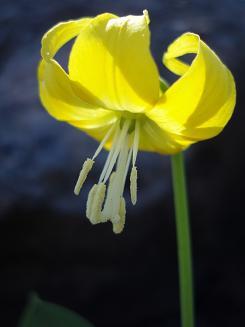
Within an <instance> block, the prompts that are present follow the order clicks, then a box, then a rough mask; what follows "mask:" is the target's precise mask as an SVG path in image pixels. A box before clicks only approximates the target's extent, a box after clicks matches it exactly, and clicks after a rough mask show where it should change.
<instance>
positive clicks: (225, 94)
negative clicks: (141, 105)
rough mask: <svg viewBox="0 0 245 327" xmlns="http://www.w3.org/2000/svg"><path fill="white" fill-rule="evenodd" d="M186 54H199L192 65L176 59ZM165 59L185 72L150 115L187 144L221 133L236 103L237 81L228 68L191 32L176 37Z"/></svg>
mask: <svg viewBox="0 0 245 327" xmlns="http://www.w3.org/2000/svg"><path fill="white" fill-rule="evenodd" d="M187 53H196V56H195V59H194V60H193V61H192V64H191V65H190V66H188V65H187V64H185V63H183V62H181V61H180V60H179V59H177V57H179V56H182V55H184V54H187ZM163 62H164V64H165V65H166V66H167V67H168V68H169V69H170V70H172V71H173V72H174V73H176V74H178V75H182V74H183V75H182V77H180V78H179V79H178V80H177V81H176V82H175V83H174V84H173V85H172V86H171V87H170V88H169V89H168V90H167V91H166V92H165V93H164V94H163V95H162V96H161V98H160V100H159V102H158V103H157V104H156V106H155V107H154V109H153V110H151V111H150V112H147V113H146V114H147V116H148V117H149V118H150V119H152V120H153V121H154V122H155V123H156V124H157V125H158V126H159V127H160V128H162V129H163V130H164V131H166V132H169V133H171V134H172V135H174V134H176V135H178V137H180V142H182V141H181V138H183V143H185V144H186V142H187V143H189V144H191V143H194V142H196V141H199V140H204V139H208V138H211V137H213V136H215V135H217V134H219V133H220V132H221V131H222V129H223V128H224V126H225V125H226V124H227V122H228V121H229V119H230V117H231V115H232V113H233V109H234V106H235V98H236V90H235V83H234V80H233V77H232V75H231V73H230V71H229V70H228V68H227V67H226V66H225V65H224V64H223V63H222V62H221V61H220V59H219V58H218V57H217V55H216V54H215V53H214V52H213V51H212V50H211V49H210V48H209V47H208V46H207V45H206V44H205V43H204V42H203V41H201V40H200V38H199V36H198V35H196V34H192V33H185V34H183V35H182V36H180V37H179V38H178V39H177V40H175V41H174V42H173V43H172V44H171V45H170V46H169V48H168V51H167V53H166V54H165V55H164V57H163ZM178 142H179V141H178Z"/></svg>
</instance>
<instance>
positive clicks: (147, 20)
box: [143, 9, 150, 24]
mask: <svg viewBox="0 0 245 327" xmlns="http://www.w3.org/2000/svg"><path fill="white" fill-rule="evenodd" d="M143 15H144V16H145V20H146V23H147V24H150V17H149V13H148V10H147V9H144V10H143Z"/></svg>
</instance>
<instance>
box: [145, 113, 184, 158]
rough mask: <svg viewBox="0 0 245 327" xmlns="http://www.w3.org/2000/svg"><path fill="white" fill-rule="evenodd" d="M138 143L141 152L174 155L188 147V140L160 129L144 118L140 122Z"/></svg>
mask: <svg viewBox="0 0 245 327" xmlns="http://www.w3.org/2000/svg"><path fill="white" fill-rule="evenodd" d="M139 139H140V143H139V149H140V150H142V151H150V152H158V153H161V154H169V155H171V154H175V153H177V152H180V151H181V150H183V149H184V148H187V147H188V145H189V140H188V139H184V138H183V137H181V136H179V135H176V134H172V133H171V132H169V131H165V130H164V129H162V128H160V127H159V126H158V125H157V124H156V123H155V122H154V121H152V120H150V119H148V118H144V119H142V120H141V122H140V138H139Z"/></svg>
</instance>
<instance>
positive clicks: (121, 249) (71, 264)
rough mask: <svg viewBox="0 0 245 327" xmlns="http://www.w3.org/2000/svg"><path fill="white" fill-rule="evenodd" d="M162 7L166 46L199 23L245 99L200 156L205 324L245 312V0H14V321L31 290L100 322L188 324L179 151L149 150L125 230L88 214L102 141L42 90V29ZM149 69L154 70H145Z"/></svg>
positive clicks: (198, 234)
mask: <svg viewBox="0 0 245 327" xmlns="http://www.w3.org/2000/svg"><path fill="white" fill-rule="evenodd" d="M145 8H147V9H148V10H149V14H150V17H151V25H150V28H151V31H152V52H153V55H154V57H155V59H156V61H157V63H158V66H159V69H160V72H161V74H164V76H165V77H167V78H169V79H170V80H171V78H172V75H170V74H169V73H167V71H166V70H164V69H163V68H162V67H161V56H162V53H163V51H164V50H166V47H167V45H168V44H169V43H170V42H172V41H173V39H174V38H176V37H177V36H179V35H180V34H181V33H183V32H186V31H192V32H196V33H198V34H200V35H201V37H202V38H203V39H204V41H206V42H207V43H208V44H209V45H210V46H211V47H212V48H213V49H214V50H215V51H216V52H217V54H218V55H220V57H221V58H222V60H223V61H224V62H225V63H226V64H227V65H228V66H229V68H230V69H231V70H232V72H233V73H234V75H235V79H236V83H237V89H238V103H237V107H236V112H235V114H234V116H233V118H232V121H231V123H230V124H229V125H228V126H227V128H226V129H225V130H224V132H223V133H222V134H221V135H220V136H218V137H217V138H216V139H213V140H210V141H207V142H204V143H198V144H196V145H194V146H192V147H191V149H190V150H189V151H188V152H187V154H186V159H187V173H188V186H189V193H190V203H191V228H192V238H193V255H194V271H195V289H196V293H195V295H196V315H197V326H200V327H213V326H215V327H217V326H222V327H226V326H227V327H228V326H229V327H230V326H242V325H244V323H245V317H244V304H245V299H244V297H245V285H244V276H245V267H244V243H245V241H244V227H245V224H244V214H243V203H242V202H243V199H242V194H244V183H243V181H242V179H243V176H244V173H243V170H244V153H243V152H244V150H243V149H244V136H243V135H244V124H245V117H244V111H243V106H244V105H245V99H244V93H245V90H244V67H245V66H244V61H245V59H244V58H245V57H244V54H245V51H244V47H245V42H244V35H245V34H244V33H245V21H244V15H245V1H243V0H240V1H239V0H235V1H234V0H222V1H219V0H217V1H211V0H206V1H203V0H196V1H188V0H168V1H167V0H165V1H164V0H158V1H153V0H152V1H149V0H148V1H147V0H142V1H131V0H123V1H115V0H107V1H102V0H89V1H88V0H63V1H60V0H40V1H37V2H36V1H32V0H18V1H17V0H16V1H9V0H1V10H0V26H1V28H0V47H1V51H0V71H1V73H0V168H1V169H0V326H9V327H11V326H16V324H17V321H18V319H19V316H20V313H21V311H22V310H23V307H24V305H25V302H26V300H27V296H28V294H29V292H30V291H32V290H34V291H36V292H37V293H38V294H39V295H40V297H41V298H43V299H45V300H48V301H52V302H55V303H57V304H62V305H64V306H66V307H68V308H70V309H72V310H74V311H76V312H78V313H79V314H82V315H83V316H84V317H86V318H88V319H89V320H90V321H91V322H93V323H94V324H95V326H97V327H122V326H123V327H140V326H141V327H142V326H144V327H148V326H149V327H158V326H159V327H160V326H165V327H175V326H179V304H178V301H179V300H178V275H177V257H176V237H175V224H174V212H173V203H172V190H171V175H170V173H171V172H170V160H169V158H168V157H164V156H160V155H157V154H146V153H140V154H139V156H138V167H139V193H138V203H137V206H136V207H133V206H132V205H130V204H128V205H127V208H128V209H127V221H126V227H125V230H124V232H123V234H121V235H119V236H117V235H114V234H113V233H112V228H111V225H110V223H107V224H101V225H97V226H91V225H90V223H89V222H88V220H87V219H86V218H85V215H84V213H85V203H86V197H87V193H88V190H89V189H90V188H91V186H92V184H93V183H94V182H95V181H96V179H97V178H98V176H99V174H100V171H101V169H102V167H103V163H104V160H105V156H106V154H105V153H103V154H102V155H100V156H99V158H98V160H97V161H96V165H95V168H94V170H93V171H92V173H91V174H90V177H89V178H88V180H87V182H86V185H85V187H84V189H83V191H82V194H81V196H80V197H75V196H74V195H73V188H74V184H75V181H76V178H77V174H78V172H79V170H80V168H81V165H82V163H83V161H84V160H85V159H86V158H87V157H88V156H91V155H92V154H93V152H94V150H95V149H96V142H94V141H93V140H92V139H90V138H88V137H87V136H85V135H84V134H83V133H81V132H79V131H78V130H76V129H74V128H73V127H71V126H68V125H66V124H65V123H60V122H57V121H55V120H54V119H53V118H51V117H50V116H49V115H48V114H47V112H46V111H45V110H44V109H43V108H42V106H41V104H40V102H39V99H38V88H37V81H36V68H37V64H38V61H39V58H40V55H39V51H40V40H41V37H42V35H43V34H44V32H46V31H47V30H48V29H49V28H50V27H51V26H53V25H54V24H56V23H58V22H60V21H65V20H68V19H72V18H79V17H83V16H94V15H97V14H99V13H101V12H106V11H107V12H113V13H116V14H118V15H120V16H122V15H128V14H141V13H142V10H143V9H145ZM142 76H143V75H142Z"/></svg>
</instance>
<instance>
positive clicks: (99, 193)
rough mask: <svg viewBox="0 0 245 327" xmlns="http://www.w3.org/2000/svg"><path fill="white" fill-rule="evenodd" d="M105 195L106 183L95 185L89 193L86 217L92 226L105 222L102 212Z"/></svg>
mask: <svg viewBox="0 0 245 327" xmlns="http://www.w3.org/2000/svg"><path fill="white" fill-rule="evenodd" d="M105 193H106V186H105V184H104V183H99V184H95V185H94V186H93V188H92V189H91V191H90V192H89V196H88V202H87V210H86V215H87V218H88V219H89V220H90V222H91V224H98V223H100V222H103V218H102V213H101V211H102V205H103V203H104V199H105Z"/></svg>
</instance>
